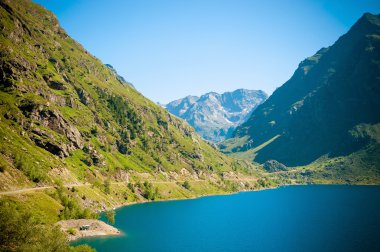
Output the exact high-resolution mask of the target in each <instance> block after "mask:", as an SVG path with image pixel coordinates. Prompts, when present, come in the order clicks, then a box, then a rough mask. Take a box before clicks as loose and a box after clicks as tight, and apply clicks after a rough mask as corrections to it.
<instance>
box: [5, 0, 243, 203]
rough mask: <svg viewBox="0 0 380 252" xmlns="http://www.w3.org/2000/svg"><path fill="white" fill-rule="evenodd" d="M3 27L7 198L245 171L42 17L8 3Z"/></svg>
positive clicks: (29, 7) (40, 11)
mask: <svg viewBox="0 0 380 252" xmlns="http://www.w3.org/2000/svg"><path fill="white" fill-rule="evenodd" d="M0 17H1V19H0V30H1V33H0V66H1V74H0V98H1V99H0V165H1V167H2V169H1V170H2V171H4V170H5V172H0V189H1V190H7V189H10V188H12V187H17V186H22V185H23V184H24V185H33V184H34V183H42V184H51V183H53V181H56V180H57V179H59V180H62V181H63V182H67V183H79V181H82V182H94V181H98V180H100V181H102V180H104V179H105V178H107V177H108V178H111V179H120V178H122V177H123V176H124V177H128V176H130V173H133V174H137V173H144V174H145V173H147V174H152V176H156V175H157V176H158V174H161V177H165V176H166V177H165V178H167V179H170V178H175V177H176V174H185V173H186V174H187V173H189V174H193V175H194V176H198V175H199V174H201V173H203V174H205V173H206V174H207V173H212V172H215V171H219V172H222V171H229V170H231V169H232V168H231V167H232V166H233V167H234V169H239V167H240V166H239V164H238V163H237V162H235V161H233V160H232V159H230V158H228V157H226V156H225V155H224V154H221V153H219V152H218V151H217V150H215V149H214V148H213V147H211V146H210V145H208V144H207V143H205V142H204V141H203V140H202V139H201V138H200V137H198V135H197V134H195V133H194V131H193V129H192V128H191V127H190V126H189V125H187V124H186V123H184V122H183V121H182V120H180V119H178V118H176V117H174V116H172V115H171V114H169V113H168V112H167V111H166V110H165V109H163V108H161V107H160V106H157V105H156V104H154V103H153V102H151V101H149V100H148V99H146V98H145V97H143V96H142V95H141V94H140V93H138V92H137V91H136V90H135V89H134V88H132V87H131V86H130V85H126V82H125V80H124V79H122V78H121V77H120V76H119V75H118V74H117V73H116V71H114V69H113V68H112V67H110V66H105V65H104V64H103V63H102V62H100V61H99V60H98V59H97V58H95V57H93V56H92V55H91V54H89V53H88V52H87V51H86V50H85V49H84V48H83V47H82V46H81V45H79V44H78V43H77V42H75V41H74V40H73V39H71V38H70V37H69V36H68V35H67V33H66V32H65V31H64V30H63V29H62V28H61V27H60V26H59V24H58V21H57V20H56V18H55V17H54V15H53V14H51V13H50V12H48V11H47V10H46V9H44V8H43V7H40V6H38V5H36V4H34V3H32V2H30V1H24V0H19V1H10V0H1V1H0ZM168 172H170V174H171V175H170V176H172V177H169V175H168V174H169V173H168ZM145 175H146V174H145ZM134 176H135V177H136V176H137V175H134ZM20 181H24V182H22V183H21V182H20ZM96 183H98V184H99V181H98V182H96ZM134 192H135V191H134ZM98 201H99V200H98Z"/></svg>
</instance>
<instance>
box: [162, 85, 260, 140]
mask: <svg viewBox="0 0 380 252" xmlns="http://www.w3.org/2000/svg"><path fill="white" fill-rule="evenodd" d="M266 98H267V94H266V93H265V92H263V91H261V90H247V89H237V90H235V91H233V92H225V93H223V94H218V93H216V92H210V93H207V94H204V95H202V96H200V97H197V96H187V97H185V98H183V99H178V100H175V101H172V102H170V103H168V104H167V105H165V108H166V109H167V110H168V111H169V112H170V113H172V114H173V115H176V116H178V117H180V118H182V119H184V120H186V121H187V122H188V123H189V124H190V125H191V126H193V127H194V129H195V131H196V132H197V133H198V134H200V135H201V136H202V137H203V138H204V139H206V140H209V141H213V142H219V141H222V140H224V139H226V138H228V137H229V136H230V135H231V134H232V132H233V130H234V129H235V128H236V127H237V126H238V125H239V124H241V123H243V122H244V121H245V120H246V119H247V118H248V117H249V115H250V114H251V113H252V111H253V110H254V109H255V108H256V107H257V106H258V105H260V104H261V103H262V102H264V101H265V100H266Z"/></svg>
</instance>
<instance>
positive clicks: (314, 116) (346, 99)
mask: <svg viewBox="0 0 380 252" xmlns="http://www.w3.org/2000/svg"><path fill="white" fill-rule="evenodd" d="M379 123H380V15H372V14H368V13H367V14H364V15H363V16H362V17H361V18H360V19H359V20H358V21H357V23H356V24H355V25H354V26H353V27H352V28H351V29H350V30H349V31H348V32H347V34H345V35H343V36H341V37H340V38H339V39H338V40H337V41H336V42H335V43H334V45H332V46H330V47H328V48H323V49H321V50H319V51H318V52H317V53H316V54H315V55H313V56H312V57H309V58H307V59H305V60H304V61H302V62H301V63H300V64H299V66H298V68H297V70H296V71H295V73H294V75H293V76H292V77H291V78H290V80H288V81H287V82H286V83H285V84H284V85H282V86H281V87H280V88H278V89H277V90H276V91H275V92H274V93H273V95H272V96H270V97H269V98H268V99H267V100H266V101H265V102H264V103H263V104H261V105H260V106H259V107H258V108H257V109H256V110H255V111H254V112H253V113H252V115H251V117H250V118H249V119H248V120H247V122H245V123H243V124H242V125H241V126H239V127H238V128H237V129H236V131H235V132H234V134H233V138H232V139H229V140H227V141H226V142H224V143H222V144H221V146H220V147H221V149H222V150H223V151H224V152H229V153H240V155H243V156H244V153H245V154H247V157H250V158H254V160H255V161H258V162H265V161H267V160H277V161H279V162H281V163H283V164H285V165H288V166H298V165H305V164H309V163H311V162H313V161H315V160H317V159H319V158H320V157H322V156H326V155H328V156H329V157H338V156H347V155H350V154H353V153H359V152H360V153H362V154H363V153H365V158H362V159H361V162H362V163H366V164H370V165H371V166H372V167H375V168H376V169H377V170H379V156H380V151H379V140H380V127H379Z"/></svg>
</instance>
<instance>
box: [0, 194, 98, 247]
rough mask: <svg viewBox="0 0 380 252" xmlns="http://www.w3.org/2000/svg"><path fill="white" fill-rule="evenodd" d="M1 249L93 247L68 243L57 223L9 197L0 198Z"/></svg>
mask: <svg viewBox="0 0 380 252" xmlns="http://www.w3.org/2000/svg"><path fill="white" fill-rule="evenodd" d="M0 230H1V232H0V241H1V243H0V251H78V252H79V251H83V252H84V251H94V250H92V249H90V248H89V247H88V246H79V247H75V248H73V247H70V246H69V244H68V242H67V238H66V236H65V234H64V233H62V232H61V231H60V229H59V227H57V226H54V225H51V224H45V223H43V222H42V221H41V220H40V219H39V218H38V216H35V215H33V214H31V212H27V211H25V209H23V208H20V207H19V206H17V204H15V203H13V202H10V201H3V200H1V201H0Z"/></svg>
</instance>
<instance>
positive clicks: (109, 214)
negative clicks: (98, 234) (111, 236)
mask: <svg viewBox="0 0 380 252" xmlns="http://www.w3.org/2000/svg"><path fill="white" fill-rule="evenodd" d="M105 216H106V219H107V222H108V223H109V224H115V211H114V210H108V211H106V212H105Z"/></svg>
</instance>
